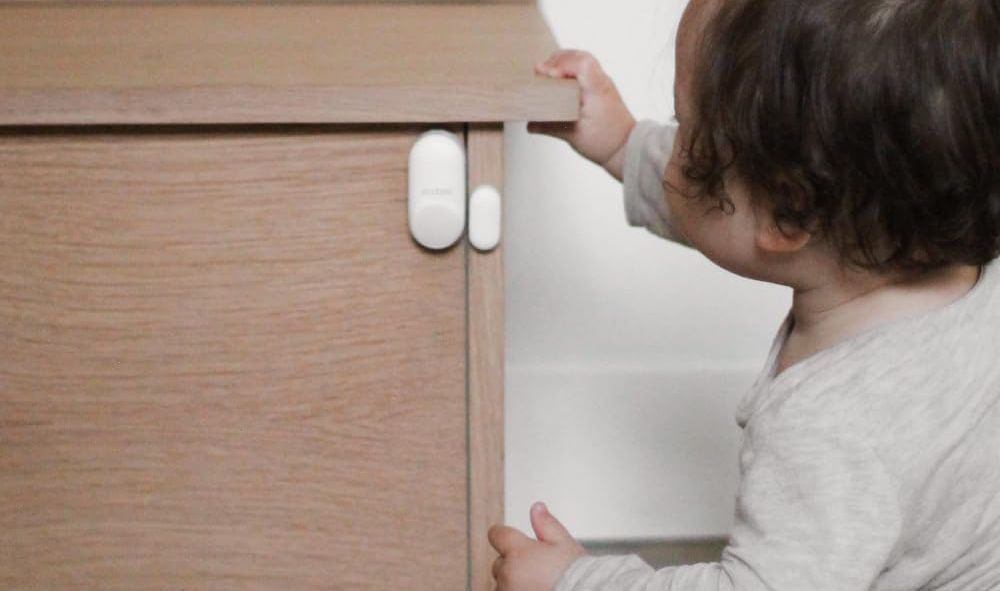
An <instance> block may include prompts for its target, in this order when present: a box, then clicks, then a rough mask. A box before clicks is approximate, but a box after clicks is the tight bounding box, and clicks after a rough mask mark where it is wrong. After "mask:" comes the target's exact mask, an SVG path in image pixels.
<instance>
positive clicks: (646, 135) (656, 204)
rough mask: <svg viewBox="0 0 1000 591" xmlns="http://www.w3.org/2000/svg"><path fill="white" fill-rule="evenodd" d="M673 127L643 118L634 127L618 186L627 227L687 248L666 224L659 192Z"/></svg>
mask: <svg viewBox="0 0 1000 591" xmlns="http://www.w3.org/2000/svg"><path fill="white" fill-rule="evenodd" d="M676 133H677V127H676V126H675V125H673V124H659V123H657V122H656V121H652V120H649V119H643V120H641V121H639V122H637V123H636V124H635V127H633V128H632V132H631V133H630V134H629V137H628V139H627V140H626V143H625V159H624V171H623V174H622V176H623V179H622V184H623V188H624V193H625V219H626V220H627V221H628V223H629V225H630V226H638V227H643V228H646V229H647V230H649V231H650V232H652V233H653V234H655V235H657V236H659V237H661V238H665V239H667V240H671V241H674V242H679V243H681V244H684V245H687V244H688V242H687V240H686V239H685V238H684V237H683V235H681V233H680V232H678V231H677V230H676V229H675V228H674V227H673V226H672V225H671V223H670V209H669V207H668V205H667V200H666V195H665V193H664V189H663V179H664V176H665V174H666V169H667V163H668V162H669V161H670V154H671V153H672V152H673V149H674V137H675V135H676Z"/></svg>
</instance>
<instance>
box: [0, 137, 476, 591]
mask: <svg viewBox="0 0 1000 591" xmlns="http://www.w3.org/2000/svg"><path fill="white" fill-rule="evenodd" d="M418 131H419V130H416V129H412V130H411V129H401V128H390V129H381V128H379V129H368V130H359V129H351V128H337V129H333V130H329V129H328V130H325V131H321V132H319V131H318V132H306V131H297V132H270V131H261V132H253V133H251V132H231V131H218V132H212V133H205V132H198V133H194V132H177V131H170V132H160V133H147V132H132V131H122V132H117V131H116V132H107V133H84V132H65V133H64V132H41V133H36V134H31V133H24V134H16V133H6V134H5V135H3V136H0V302H2V305H0V506H2V507H4V510H3V511H0V531H2V532H3V534H2V537H3V543H2V544H0V587H3V588H5V589H29V588H30V589H36V588H37V589H68V588H73V589H86V588H89V589H107V590H117V589H129V590H133V589H164V590H167V589H169V590H171V591H174V590H177V589H212V590H219V589H239V590H241V591H244V590H247V589H282V590H284V589H379V590H382V589H392V588H405V589H421V588H426V589H460V588H464V587H465V585H466V577H467V572H466V571H467V557H468V550H467V522H466V519H467V497H466V486H467V484H466V470H467V466H466V414H465V413H466V407H465V405H466V400H465V366H466V360H465V355H466V352H465V313H466V311H465V283H464V281H465V263H466V261H465V257H466V254H465V248H463V247H457V248H453V249H452V250H450V251H447V252H445V253H442V254H431V253H428V252H427V251H424V250H422V249H420V248H419V247H418V246H416V245H415V244H414V243H413V241H412V239H411V238H410V235H409V232H408V229H407V224H406V202H405V199H406V162H407V153H408V150H409V147H410V145H411V143H412V142H413V140H414V138H415V137H416V135H417V132H418Z"/></svg>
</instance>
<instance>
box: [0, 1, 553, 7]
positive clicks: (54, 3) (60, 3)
mask: <svg viewBox="0 0 1000 591" xmlns="http://www.w3.org/2000/svg"><path fill="white" fill-rule="evenodd" d="M360 1H362V0H0V4H9V5H17V4H22V5H33V6H37V5H48V6H68V5H71V4H72V5H77V6H79V5H81V4H94V5H114V4H129V5H137V4H145V5H164V4H186V5H208V4H240V5H247V4H304V3H312V4H357V3H358V2H360ZM363 1H364V3H365V4H535V3H536V2H535V0H363Z"/></svg>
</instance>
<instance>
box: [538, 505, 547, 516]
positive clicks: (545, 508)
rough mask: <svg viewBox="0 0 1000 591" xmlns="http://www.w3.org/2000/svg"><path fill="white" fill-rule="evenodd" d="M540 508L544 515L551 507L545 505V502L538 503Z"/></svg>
mask: <svg viewBox="0 0 1000 591" xmlns="http://www.w3.org/2000/svg"><path fill="white" fill-rule="evenodd" d="M538 510H539V512H541V513H542V515H544V514H546V513H548V512H549V508H548V507H546V506H545V503H538Z"/></svg>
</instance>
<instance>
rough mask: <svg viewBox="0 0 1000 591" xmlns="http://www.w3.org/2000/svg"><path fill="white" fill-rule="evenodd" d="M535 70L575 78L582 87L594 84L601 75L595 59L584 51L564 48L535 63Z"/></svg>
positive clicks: (554, 75) (589, 86)
mask: <svg viewBox="0 0 1000 591" xmlns="http://www.w3.org/2000/svg"><path fill="white" fill-rule="evenodd" d="M535 71H536V72H538V73H539V74H545V75H548V76H552V77H555V78H559V77H569V78H576V79H577V81H578V82H579V83H580V85H581V86H583V87H584V88H591V87H593V86H595V85H596V84H597V83H598V81H599V80H600V77H601V75H602V73H603V72H602V70H601V66H600V64H599V63H598V62H597V59H596V58H595V57H594V56H593V55H591V54H590V53H588V52H586V51H581V50H578V49H564V50H560V51H557V52H555V53H553V54H552V55H551V56H550V57H549V59H547V60H545V61H544V62H542V63H540V64H536V65H535Z"/></svg>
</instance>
